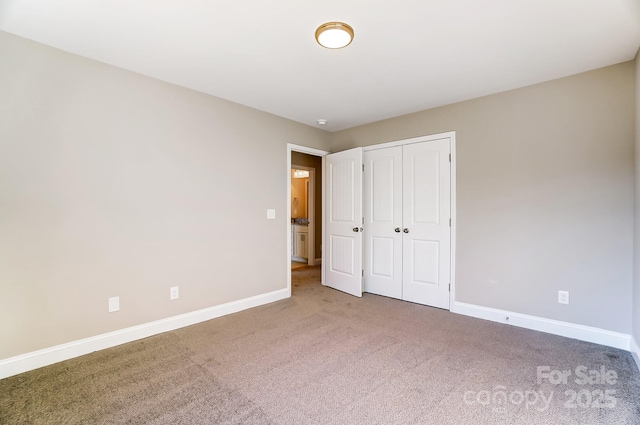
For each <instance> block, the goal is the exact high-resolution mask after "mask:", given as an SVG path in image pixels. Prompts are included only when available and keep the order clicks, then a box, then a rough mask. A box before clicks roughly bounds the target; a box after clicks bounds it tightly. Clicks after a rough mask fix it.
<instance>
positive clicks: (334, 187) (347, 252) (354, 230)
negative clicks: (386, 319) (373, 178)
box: [322, 148, 363, 297]
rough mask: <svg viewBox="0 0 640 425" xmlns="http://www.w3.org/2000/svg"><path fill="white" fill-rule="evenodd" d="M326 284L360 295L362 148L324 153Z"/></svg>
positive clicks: (324, 262) (324, 260)
mask: <svg viewBox="0 0 640 425" xmlns="http://www.w3.org/2000/svg"><path fill="white" fill-rule="evenodd" d="M325 170H326V171H325V190H326V205H325V207H326V210H325V211H326V212H327V217H326V230H325V235H326V237H325V244H326V245H327V247H326V248H325V250H324V255H323V256H324V257H325V258H324V259H323V261H322V263H323V264H324V265H325V285H327V286H329V287H331V288H334V289H338V290H340V291H343V292H346V293H348V294H351V295H355V296H357V297H361V296H362V217H363V216H362V148H355V149H350V150H348V151H344V152H338V153H334V154H331V155H327V156H326V163H325Z"/></svg>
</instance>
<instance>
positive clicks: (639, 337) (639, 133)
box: [633, 51, 640, 359]
mask: <svg viewBox="0 0 640 425" xmlns="http://www.w3.org/2000/svg"><path fill="white" fill-rule="evenodd" d="M635 68H636V75H635V77H636V78H635V80H636V81H635V82H636V89H635V95H636V105H635V106H636V109H635V113H636V115H635V118H636V134H635V136H636V140H635V142H636V143H635V148H636V151H635V160H636V186H635V188H636V205H635V207H636V209H635V232H634V235H635V240H634V242H635V244H634V246H635V248H634V267H633V270H634V279H633V338H634V340H635V343H636V347H637V346H638V345H640V51H639V52H638V53H637V54H636V60H635ZM636 355H638V356H640V352H638V353H636ZM636 359H638V357H636Z"/></svg>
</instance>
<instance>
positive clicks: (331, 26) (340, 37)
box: [316, 22, 353, 49]
mask: <svg viewBox="0 0 640 425" xmlns="http://www.w3.org/2000/svg"><path fill="white" fill-rule="evenodd" d="M316 40H317V41H318V44H320V45H321V46H322V47H326V48H327V49H341V48H343V47H346V46H348V45H349V44H351V41H352V40H353V28H351V26H349V25H347V24H345V23H344V22H327V23H326V24H322V25H320V26H319V27H318V29H317V30H316Z"/></svg>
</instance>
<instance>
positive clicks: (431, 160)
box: [363, 138, 451, 309]
mask: <svg viewBox="0 0 640 425" xmlns="http://www.w3.org/2000/svg"><path fill="white" fill-rule="evenodd" d="M450 153H451V145H450V139H449V138H442V139H437V140H431V141H425V142H418V143H410V144H405V145H401V146H393V147H386V148H381V149H376V148H375V147H371V148H370V149H367V150H365V152H364V158H363V159H364V165H365V166H364V190H363V192H364V290H365V292H370V293H374V294H379V295H384V296H388V297H394V298H399V299H403V300H407V301H412V302H416V303H420V304H426V305H431V306H434V307H440V308H445V309H448V308H449V291H450V282H451V280H450V273H451V227H450V226H451V221H450V219H451V163H450V158H451V157H450Z"/></svg>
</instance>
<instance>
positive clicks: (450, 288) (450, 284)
mask: <svg viewBox="0 0 640 425" xmlns="http://www.w3.org/2000/svg"><path fill="white" fill-rule="evenodd" d="M449 292H451V284H449Z"/></svg>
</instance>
